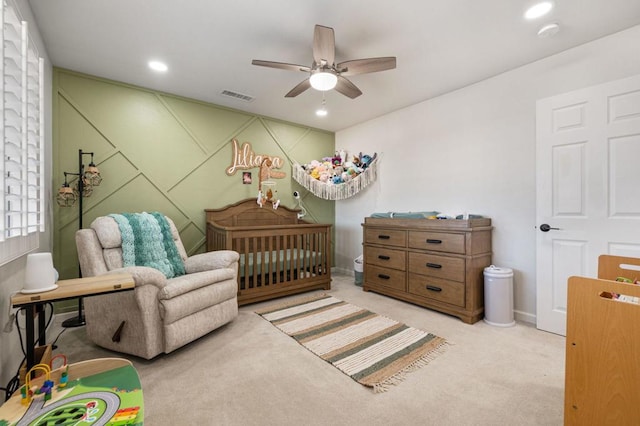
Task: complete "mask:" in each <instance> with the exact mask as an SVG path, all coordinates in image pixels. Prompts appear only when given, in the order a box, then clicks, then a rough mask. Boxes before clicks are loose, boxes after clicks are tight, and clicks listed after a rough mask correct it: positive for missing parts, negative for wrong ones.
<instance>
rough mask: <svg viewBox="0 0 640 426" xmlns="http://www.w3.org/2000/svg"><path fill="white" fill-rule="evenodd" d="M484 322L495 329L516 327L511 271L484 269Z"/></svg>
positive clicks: (494, 268) (491, 267) (492, 268)
mask: <svg viewBox="0 0 640 426" xmlns="http://www.w3.org/2000/svg"><path fill="white" fill-rule="evenodd" d="M484 322H486V323H487V324H490V325H494V326H497V327H512V326H514V325H516V322H515V321H514V319H513V270H512V269H509V268H498V267H497V266H494V265H491V266H488V267H486V268H484Z"/></svg>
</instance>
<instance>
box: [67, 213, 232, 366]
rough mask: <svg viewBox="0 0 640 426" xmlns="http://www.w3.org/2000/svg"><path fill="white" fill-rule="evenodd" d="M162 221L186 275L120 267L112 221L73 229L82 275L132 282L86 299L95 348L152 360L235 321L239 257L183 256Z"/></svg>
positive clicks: (101, 219) (224, 253)
mask: <svg viewBox="0 0 640 426" xmlns="http://www.w3.org/2000/svg"><path fill="white" fill-rule="evenodd" d="M166 219H167V222H168V223H169V225H170V228H171V234H172V236H173V240H174V241H175V244H176V248H177V250H178V253H179V255H180V257H181V258H182V260H183V262H184V269H185V272H186V274H184V275H180V276H177V277H175V278H169V279H168V278H166V277H165V274H163V273H162V272H160V271H159V270H158V269H154V268H150V267H147V266H128V267H123V264H124V263H123V250H122V236H121V234H120V228H119V226H118V223H117V222H116V220H114V218H113V217H110V216H104V217H99V218H97V219H96V220H94V221H93V223H92V224H91V227H90V228H89V229H81V230H79V231H77V233H76V245H77V248H78V258H79V261H80V268H81V270H82V275H83V276H85V277H90V276H96V275H102V274H107V273H123V272H125V273H129V274H131V275H132V276H133V278H134V280H135V290H133V291H124V292H118V293H113V294H108V295H100V296H92V297H88V298H86V299H85V300H84V304H85V318H86V323H87V325H86V328H87V335H88V337H89V338H90V339H91V340H92V341H93V342H94V343H96V344H97V345H100V346H102V347H105V348H107V349H111V350H114V351H118V352H124V353H128V354H132V355H136V356H139V357H142V358H146V359H151V358H153V357H155V356H156V355H158V354H160V353H163V352H164V353H169V352H171V351H173V350H175V349H177V348H179V347H181V346H183V345H185V344H187V343H189V342H191V341H193V340H195V339H197V338H199V337H201V336H203V335H205V334H207V333H209V332H211V331H212V330H215V329H216V328H218V327H220V326H222V325H223V324H226V323H228V322H229V321H231V320H233V319H234V318H236V317H237V315H238V303H237V297H236V295H237V284H236V282H237V273H238V258H239V256H238V253H237V252H235V251H229V250H220V251H215V252H208V253H202V254H197V255H194V256H191V257H187V253H186V251H185V249H184V246H183V245H182V242H181V240H180V236H179V234H178V231H177V229H176V227H175V224H174V223H173V222H172V221H171V219H169V218H166Z"/></svg>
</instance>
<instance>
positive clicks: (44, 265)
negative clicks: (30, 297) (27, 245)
mask: <svg viewBox="0 0 640 426" xmlns="http://www.w3.org/2000/svg"><path fill="white" fill-rule="evenodd" d="M57 276H58V273H57V271H56V270H55V268H54V267H53V259H52V257H51V253H31V254H29V255H27V270H26V271H25V274H24V288H23V289H22V293H41V292H43V291H49V290H55V289H56V288H58V285H57V284H56V281H57V279H58V277H57Z"/></svg>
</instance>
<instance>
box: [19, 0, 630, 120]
mask: <svg viewBox="0 0 640 426" xmlns="http://www.w3.org/2000/svg"><path fill="white" fill-rule="evenodd" d="M29 3H30V5H31V8H32V10H33V13H34V15H35V17H36V20H37V25H38V28H39V29H40V32H41V34H42V36H43V38H44V41H45V44H46V47H47V51H48V54H49V57H50V58H51V61H52V62H53V65H55V66H58V67H62V68H67V69H71V70H75V71H80V72H83V73H88V74H91V75H96V76H100V77H105V78H108V79H113V80H117V81H122V82H126V83H130V84H134V85H139V86H142V87H147V88H151V89H155V90H160V91H163V92H168V93H173V94H177V95H181V96H186V97H189V98H194V99H199V100H202V101H206V102H211V103H214V104H217V105H223V106H226V107H230V108H234V109H240V110H243V111H247V112H250V113H254V114H260V115H265V116H269V117H274V118H279V119H282V120H287V121H291V122H294V123H300V124H304V125H308V126H312V127H316V128H320V129H326V130H330V131H337V130H341V129H344V128H347V127H349V126H352V125H354V124H357V123H360V122H363V121H367V120H369V119H372V118H374V117H377V116H380V115H384V114H386V113H389V112H391V111H394V110H397V109H400V108H403V107H406V106H408V105H412V104H415V103H417V102H420V101H423V100H426V99H429V98H432V97H434V96H438V95H440V94H443V93H447V92H450V91H453V90H456V89H459V88H461V87H464V86H467V85H469V84H472V83H475V82H478V81H480V80H483V79H486V78H488V77H491V76H494V75H496V74H500V73H502V72H504V71H507V70H510V69H513V68H516V67H518V66H521V65H524V64H527V63H530V62H533V61H536V60H539V59H541V58H544V57H546V56H549V55H553V54H555V53H558V52H561V51H563V50H566V49H569V48H571V47H574V46H577V45H580V44H583V43H586V42H589V41H591V40H594V39H597V38H600V37H602V36H605V35H608V34H612V33H615V32H618V31H620V30H623V29H626V28H629V27H632V26H634V25H638V24H640V1H639V0H556V1H555V6H556V7H555V8H554V9H553V11H552V12H551V14H550V15H548V16H547V17H544V18H541V19H539V20H536V21H533V22H532V21H525V20H524V18H523V14H524V11H525V9H526V8H527V7H528V6H530V5H531V4H533V3H534V1H533V0H403V1H396V2H392V1H380V0H371V1H356V0H322V1H320V0H181V1H179V2H178V1H175V0H29ZM550 22H557V23H559V24H560V26H561V30H560V32H559V33H558V34H556V35H555V36H554V37H550V38H539V37H538V36H537V35H536V33H537V31H538V29H539V28H540V27H542V26H543V25H544V24H546V23H550ZM316 24H321V25H325V26H329V27H332V28H334V30H335V37H336V63H337V62H342V61H345V60H350V59H360V58H368V57H377V56H396V57H397V64H398V65H397V68H396V69H395V70H389V71H383V72H379V73H373V74H363V75H357V76H353V77H349V78H350V80H351V81H352V82H353V83H355V84H356V85H357V86H358V87H359V88H360V89H361V90H362V92H363V95H362V96H360V97H358V98H356V99H353V100H352V99H349V98H347V97H345V96H342V95H340V94H339V93H337V92H333V91H332V92H327V95H326V101H327V109H328V110H329V115H328V116H326V117H323V118H320V117H316V115H315V110H316V109H317V108H318V107H319V106H320V104H321V102H322V94H321V92H318V91H315V90H313V89H310V90H307V91H306V92H304V93H302V94H301V95H299V96H298V97H296V98H284V95H285V93H287V92H288V91H289V90H290V89H291V88H293V87H294V86H295V85H296V84H298V83H299V82H300V81H302V80H303V79H304V78H306V74H304V73H302V72H299V73H296V72H291V71H284V70H279V69H270V68H264V67H258V66H253V65H251V60H252V59H264V60H270V61H277V62H288V63H294V64H300V65H306V66H310V65H311V62H312V60H313V59H312V56H311V46H312V42H313V28H314V25H316ZM638 42H640V40H639V41H638ZM151 59H158V60H162V61H164V62H166V63H167V64H168V66H169V71H168V72H166V73H164V74H157V73H154V72H152V71H151V70H149V68H148V67H147V61H149V60H151ZM222 90H230V91H234V92H238V93H242V94H246V95H250V96H253V97H255V100H253V101H252V102H250V103H247V102H243V101H239V100H236V99H231V98H228V97H224V96H221V95H220V92H221V91H222Z"/></svg>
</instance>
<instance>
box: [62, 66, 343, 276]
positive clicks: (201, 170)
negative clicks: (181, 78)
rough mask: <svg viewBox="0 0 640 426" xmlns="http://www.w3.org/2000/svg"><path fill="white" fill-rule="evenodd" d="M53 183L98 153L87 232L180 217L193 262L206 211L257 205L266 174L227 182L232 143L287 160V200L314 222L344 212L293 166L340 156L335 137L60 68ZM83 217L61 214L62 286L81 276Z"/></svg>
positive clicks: (281, 186)
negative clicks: (146, 217)
mask: <svg viewBox="0 0 640 426" xmlns="http://www.w3.org/2000/svg"><path fill="white" fill-rule="evenodd" d="M53 86H54V87H53V89H54V99H53V104H54V107H53V120H54V127H55V128H56V129H57V130H56V132H54V138H53V150H54V155H53V179H54V182H55V184H56V188H55V190H56V191H57V186H58V185H60V184H61V183H62V171H68V170H73V169H75V168H77V153H78V149H83V150H84V151H94V152H95V162H96V164H97V165H98V167H99V168H100V172H101V175H102V176H103V181H102V183H101V185H100V186H99V187H96V188H94V191H93V194H92V196H91V197H90V198H86V199H84V201H85V202H84V215H83V222H84V225H85V227H86V226H89V224H90V223H91V221H92V220H93V219H95V218H96V217H98V216H103V215H107V214H110V213H122V212H140V211H161V212H163V213H164V214H166V215H168V216H169V217H171V218H172V219H173V220H174V222H175V223H176V226H177V227H178V229H179V231H180V236H181V238H182V240H183V242H184V244H185V248H186V249H187V251H188V252H189V253H192V254H193V253H198V252H202V251H204V240H205V238H204V237H205V234H204V232H205V229H206V227H205V215H204V209H207V208H220V207H224V206H225V205H227V204H231V203H234V202H237V201H239V200H241V199H244V198H251V197H257V194H258V170H259V169H258V168H255V169H251V170H247V171H249V172H251V173H252V175H253V182H252V184H250V185H246V184H243V181H242V173H236V174H235V175H233V176H228V175H227V174H226V173H225V170H226V168H227V167H228V166H229V165H230V164H231V163H232V144H231V140H232V139H234V138H235V139H237V140H238V141H239V142H240V143H244V142H250V143H251V146H252V149H253V150H254V152H255V153H256V154H265V155H273V156H278V157H280V158H282V159H283V160H284V164H283V167H282V169H281V170H282V171H283V172H285V174H286V177H285V178H284V179H279V180H278V197H279V198H280V199H281V203H282V204H283V205H285V206H288V207H292V208H294V207H296V202H295V200H294V199H293V195H292V193H293V191H294V190H298V191H300V192H301V194H302V197H303V200H304V205H305V208H306V210H307V216H306V217H305V219H307V220H310V221H316V222H323V223H332V224H333V223H335V218H334V212H335V205H334V202H332V201H325V200H319V199H317V198H316V197H313V196H309V197H307V195H308V193H307V192H306V191H304V190H302V188H301V187H300V186H299V185H298V184H297V183H296V182H294V181H293V180H292V179H291V161H296V162H299V163H306V162H309V161H310V160H312V159H314V158H322V157H326V156H330V155H333V153H334V152H335V135H334V134H333V133H331V132H325V131H322V130H318V129H313V128H309V127H307V126H301V125H297V124H293V123H286V122H283V121H279V120H275V119H271V118H266V117H261V116H256V115H252V114H248V113H246V112H242V111H235V110H232V109H229V108H225V107H219V106H216V105H213V104H207V103H204V102H201V101H196V100H191V99H187V98H182V97H178V96H173V95H170V94H166V93H161V92H156V91H152V90H148V89H144V88H139V87H134V86H131V85H127V84H123V83H118V82H113V81H108V80H104V79H101V78H97V77H93V76H88V75H84V74H80V73H76V72H73V71H68V70H62V69H56V68H54V72H53ZM77 215H78V209H77V208H73V207H72V208H66V209H65V208H60V207H58V206H55V207H54V264H55V265H56V268H58V271H60V275H61V278H72V277H75V276H77V256H76V253H75V243H74V234H75V231H76V229H77Z"/></svg>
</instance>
